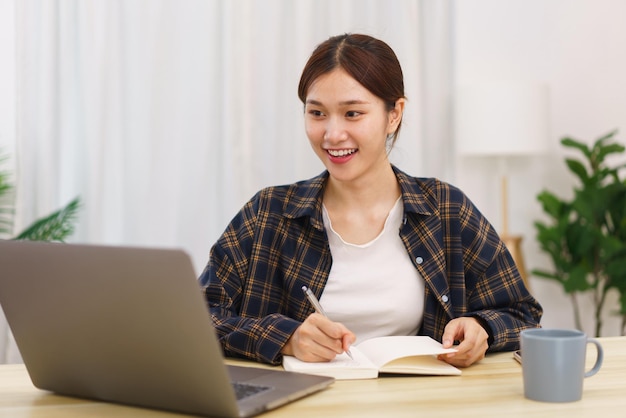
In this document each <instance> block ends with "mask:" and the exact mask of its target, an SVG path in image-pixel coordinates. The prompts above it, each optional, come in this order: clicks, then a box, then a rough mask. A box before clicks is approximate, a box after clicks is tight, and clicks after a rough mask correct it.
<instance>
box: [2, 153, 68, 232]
mask: <svg viewBox="0 0 626 418" xmlns="http://www.w3.org/2000/svg"><path fill="white" fill-rule="evenodd" d="M6 160H7V156H6V155H0V163H3V162H5V161H6ZM10 177H11V174H10V173H9V172H7V171H5V170H0V238H9V239H19V240H22V239H23V240H32V241H61V242H63V241H65V239H66V238H67V237H69V236H70V235H71V234H72V233H73V232H74V223H75V220H76V215H77V213H78V210H79V208H80V199H79V198H78V197H77V198H75V199H73V200H72V201H71V202H69V203H68V204H67V205H65V206H64V207H63V208H61V209H59V210H57V211H55V212H53V213H51V214H50V215H48V216H45V217H42V218H39V219H37V220H35V221H34V222H33V223H31V224H30V225H29V226H28V227H26V228H25V229H24V230H23V231H22V232H20V233H19V234H17V235H15V236H13V215H14V213H15V210H14V208H13V191H14V187H13V185H12V184H11V183H10V181H9V179H10Z"/></svg>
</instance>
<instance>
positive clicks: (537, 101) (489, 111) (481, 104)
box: [454, 82, 549, 156]
mask: <svg viewBox="0 0 626 418" xmlns="http://www.w3.org/2000/svg"><path fill="white" fill-rule="evenodd" d="M548 117H549V115H548V88H547V86H544V85H541V84H533V83H522V82H491V83H482V84H475V85H467V86H461V87H459V88H458V89H457V94H456V106H455V113H454V119H455V127H454V129H455V138H456V146H457V152H458V153H459V154H461V155H475V156H516V155H532V154H540V153H542V152H544V151H545V149H546V148H547V144H548V138H549V132H548V131H549V129H548Z"/></svg>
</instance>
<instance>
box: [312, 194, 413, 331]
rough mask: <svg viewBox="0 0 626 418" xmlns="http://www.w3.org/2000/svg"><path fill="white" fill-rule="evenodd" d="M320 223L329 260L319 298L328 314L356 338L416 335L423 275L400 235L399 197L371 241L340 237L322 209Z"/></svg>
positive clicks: (324, 209) (400, 205) (401, 216)
mask: <svg viewBox="0 0 626 418" xmlns="http://www.w3.org/2000/svg"><path fill="white" fill-rule="evenodd" d="M323 218H324V226H325V227H326V231H327V234H328V239H329V242H330V251H331V253H332V257H333V265H332V267H331V269H330V276H329V277H328V282H327V284H326V287H325V288H324V292H323V293H322V297H321V298H320V303H321V304H322V306H323V307H324V311H325V312H326V314H327V315H328V317H329V318H330V319H332V320H333V321H335V322H341V323H343V324H344V325H345V326H346V327H347V328H348V329H349V330H350V331H352V332H354V333H355V334H356V336H357V343H358V342H360V341H364V340H366V339H369V338H373V337H380V336H387V335H415V334H417V331H418V329H419V326H420V324H421V322H422V317H423V315H424V279H423V278H422V277H421V275H420V274H419V273H418V271H417V270H416V269H415V266H413V263H412V262H411V259H410V257H409V254H408V252H407V250H406V248H405V246H404V243H403V242H402V240H401V239H400V236H399V230H400V227H401V224H402V218H403V210H402V198H401V197H400V198H399V199H398V201H397V202H396V203H395V205H394V206H393V208H392V209H391V211H390V212H389V215H388V216H387V220H386V221H385V226H384V228H383V231H382V232H381V233H380V234H379V235H378V236H377V237H376V238H374V239H373V240H372V241H370V242H368V243H366V244H361V245H356V244H350V243H348V242H345V241H344V240H343V239H342V238H341V237H340V236H339V234H337V233H336V232H335V231H334V230H333V228H332V224H331V221H330V217H329V216H328V212H327V211H326V208H325V207H324V208H323Z"/></svg>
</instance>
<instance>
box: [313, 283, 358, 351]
mask: <svg viewBox="0 0 626 418" xmlns="http://www.w3.org/2000/svg"><path fill="white" fill-rule="evenodd" d="M302 291H303V292H304V294H305V296H306V297H307V299H308V300H309V302H311V305H313V308H314V309H315V312H317V313H318V314H320V315H324V316H326V312H324V308H322V305H321V304H320V301H319V300H317V298H316V297H315V295H314V294H313V292H311V289H309V288H308V287H306V286H302ZM326 317H327V316H326ZM327 318H328V317H327ZM346 354H347V355H348V357H350V358H351V359H352V360H354V357H352V353H351V352H350V349H348V350H347V351H346Z"/></svg>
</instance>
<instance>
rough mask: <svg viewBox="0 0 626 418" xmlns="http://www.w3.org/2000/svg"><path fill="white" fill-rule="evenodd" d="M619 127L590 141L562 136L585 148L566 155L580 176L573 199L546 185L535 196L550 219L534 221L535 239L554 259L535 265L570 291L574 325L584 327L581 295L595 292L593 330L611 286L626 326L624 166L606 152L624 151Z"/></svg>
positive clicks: (575, 146) (599, 324)
mask: <svg viewBox="0 0 626 418" xmlns="http://www.w3.org/2000/svg"><path fill="white" fill-rule="evenodd" d="M616 133H617V132H616V131H614V132H611V133H609V134H607V135H604V136H602V137H601V138H599V139H597V140H596V141H595V142H594V143H593V144H592V145H591V146H587V145H586V144H584V143H582V142H580V141H577V140H574V139H572V138H563V139H562V140H561V144H562V145H563V146H564V147H567V148H571V149H573V150H576V151H579V152H580V153H582V157H583V158H582V159H575V158H566V159H565V163H566V164H567V167H568V169H569V170H570V171H571V172H572V174H574V176H575V177H576V178H577V180H578V182H577V183H578V184H576V185H575V186H574V190H573V191H574V193H573V197H572V198H571V199H564V198H559V197H557V196H556V195H555V194H554V193H552V192H550V191H548V190H544V191H542V192H541V193H539V195H538V196H537V199H538V200H539V202H540V203H541V205H542V207H543V210H544V212H545V214H546V215H547V217H548V221H547V222H544V221H536V222H535V228H536V231H537V240H538V241H539V244H540V248H541V250H542V251H544V252H545V253H547V254H548V255H549V257H550V259H551V262H552V269H550V270H547V269H534V270H532V273H533V274H534V275H536V276H538V277H541V278H546V279H551V280H556V281H557V282H559V283H561V284H562V285H563V289H564V291H565V292H566V293H567V294H568V295H569V296H570V298H571V301H572V304H573V308H574V317H575V323H576V327H577V328H579V329H582V321H581V315H582V312H581V310H580V306H579V304H578V299H577V295H579V294H580V293H581V292H592V295H593V308H594V313H593V315H594V324H595V330H594V333H595V335H596V336H600V335H601V332H602V325H603V321H602V312H603V308H604V306H605V302H606V297H607V294H608V292H609V291H610V290H611V289H614V290H616V291H617V292H619V296H620V306H619V315H621V317H622V326H621V332H622V334H623V333H624V330H625V326H626V180H625V179H624V178H623V177H620V174H621V172H622V170H623V169H624V168H625V167H626V164H624V163H623V162H622V163H621V164H616V165H613V166H612V165H610V164H609V162H608V161H607V157H608V156H609V155H611V154H622V153H623V152H624V145H622V144H620V143H617V142H616V141H615V139H614V137H615V135H616Z"/></svg>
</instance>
